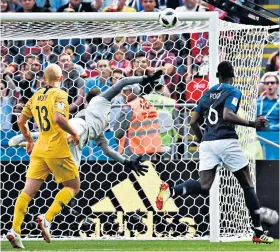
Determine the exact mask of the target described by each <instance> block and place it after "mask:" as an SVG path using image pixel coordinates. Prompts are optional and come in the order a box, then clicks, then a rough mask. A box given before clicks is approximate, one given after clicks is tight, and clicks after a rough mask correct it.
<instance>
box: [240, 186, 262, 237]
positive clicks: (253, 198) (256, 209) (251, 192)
mask: <svg viewBox="0 0 280 252" xmlns="http://www.w3.org/2000/svg"><path fill="white" fill-rule="evenodd" d="M243 191H244V198H245V203H246V206H247V208H248V210H249V212H250V215H251V219H252V222H253V225H254V229H255V233H256V235H257V236H261V235H262V234H263V230H262V225H261V216H260V205H259V200H258V198H257V195H256V192H255V189H254V188H253V187H245V188H243Z"/></svg>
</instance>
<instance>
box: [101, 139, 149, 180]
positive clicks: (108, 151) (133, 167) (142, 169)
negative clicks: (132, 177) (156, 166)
mask: <svg viewBox="0 0 280 252" xmlns="http://www.w3.org/2000/svg"><path fill="white" fill-rule="evenodd" d="M96 144H97V145H99V147H100V148H101V149H102V151H103V152H104V154H105V155H106V156H108V157H110V158H112V159H113V160H115V161H116V162H119V163H121V164H123V165H124V166H125V168H127V169H128V170H129V171H135V173H136V174H137V175H138V176H139V175H145V173H146V172H147V171H148V166H146V165H142V164H141V159H142V156H139V157H138V158H137V159H136V160H128V159H126V158H125V157H123V156H122V155H121V154H120V153H118V152H116V151H114V150H113V149H112V148H111V147H110V146H109V145H108V141H107V139H106V138H105V136H104V135H100V136H99V137H98V138H97V139H96Z"/></svg>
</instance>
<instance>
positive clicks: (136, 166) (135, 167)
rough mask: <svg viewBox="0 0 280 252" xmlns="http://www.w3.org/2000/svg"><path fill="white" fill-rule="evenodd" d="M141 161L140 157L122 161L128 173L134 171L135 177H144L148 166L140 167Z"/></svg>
mask: <svg viewBox="0 0 280 252" xmlns="http://www.w3.org/2000/svg"><path fill="white" fill-rule="evenodd" d="M141 159H142V156H139V157H138V158H136V159H135V160H127V159H126V160H125V161H124V166H125V168H127V169H129V170H130V171H135V173H136V175H137V176H140V175H142V176H144V175H145V173H146V172H147V171H148V166H147V165H142V164H141Z"/></svg>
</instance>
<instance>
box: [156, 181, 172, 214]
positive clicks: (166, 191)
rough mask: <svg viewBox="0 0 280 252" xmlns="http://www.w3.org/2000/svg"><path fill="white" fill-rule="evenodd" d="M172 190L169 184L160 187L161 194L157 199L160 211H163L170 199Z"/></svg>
mask: <svg viewBox="0 0 280 252" xmlns="http://www.w3.org/2000/svg"><path fill="white" fill-rule="evenodd" d="M170 195H171V193H170V188H169V185H168V184H167V183H162V184H161V185H160V189H159V194H158V196H157V199H156V205H157V209H158V210H162V208H163V205H164V204H165V202H166V201H167V200H168V199H169V198H170Z"/></svg>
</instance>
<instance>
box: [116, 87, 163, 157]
mask: <svg viewBox="0 0 280 252" xmlns="http://www.w3.org/2000/svg"><path fill="white" fill-rule="evenodd" d="M140 91H141V89H140V87H139V85H137V84H136V85H130V86H127V87H125V88H124V90H123V95H124V99H125V102H126V103H127V106H124V107H123V108H122V110H121V112H120V116H119V118H118V119H117V121H116V123H115V126H114V131H115V137H116V139H117V140H118V141H119V153H121V154H124V155H126V156H128V157H130V158H134V157H135V155H137V156H138V155H143V154H144V158H146V159H149V156H150V155H152V154H155V153H158V152H161V138H160V133H159V129H160V125H159V123H158V115H157V112H156V109H155V107H154V106H152V105H151V104H150V103H149V102H148V101H146V100H145V99H144V98H143V97H137V95H138V94H139V93H140Z"/></svg>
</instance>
